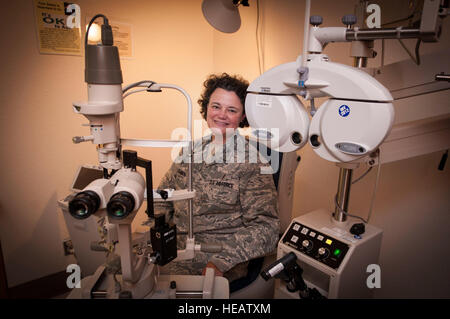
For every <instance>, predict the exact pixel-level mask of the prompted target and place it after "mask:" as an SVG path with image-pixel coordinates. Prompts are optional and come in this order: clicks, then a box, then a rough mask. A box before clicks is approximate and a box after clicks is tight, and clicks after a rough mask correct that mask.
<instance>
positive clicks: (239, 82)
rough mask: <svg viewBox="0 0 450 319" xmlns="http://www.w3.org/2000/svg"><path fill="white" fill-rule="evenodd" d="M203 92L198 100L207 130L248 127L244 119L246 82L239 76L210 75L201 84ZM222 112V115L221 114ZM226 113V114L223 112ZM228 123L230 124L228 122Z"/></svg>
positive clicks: (222, 130) (223, 131) (223, 130)
mask: <svg viewBox="0 0 450 319" xmlns="http://www.w3.org/2000/svg"><path fill="white" fill-rule="evenodd" d="M203 86H204V91H203V94H202V96H201V98H200V99H199V100H198V103H199V104H200V113H201V114H202V116H203V118H204V119H205V120H206V122H207V124H208V126H209V128H211V129H213V128H215V127H216V128H221V127H223V129H220V131H221V132H222V134H223V133H225V130H226V128H231V129H236V128H238V127H247V126H249V124H248V121H247V118H246V117H245V108H244V105H245V96H246V94H247V88H248V82H247V81H246V80H244V79H243V78H241V77H240V76H230V75H229V74H227V73H222V74H221V75H214V74H213V75H210V76H209V77H208V78H207V79H206V81H205V82H204V83H203ZM220 111H223V113H224V114H221V112H220ZM225 111H227V112H225ZM228 121H230V122H228Z"/></svg>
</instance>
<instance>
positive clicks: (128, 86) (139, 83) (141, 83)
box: [122, 80, 156, 93]
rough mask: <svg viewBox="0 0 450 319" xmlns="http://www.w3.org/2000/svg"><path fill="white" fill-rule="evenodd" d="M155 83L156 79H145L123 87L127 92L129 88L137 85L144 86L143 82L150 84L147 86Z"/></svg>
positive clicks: (123, 91)
mask: <svg viewBox="0 0 450 319" xmlns="http://www.w3.org/2000/svg"><path fill="white" fill-rule="evenodd" d="M155 83H156V82H155V81H148V80H143V81H139V82H135V83H131V84H129V85H127V86H126V87H125V88H123V90H122V93H125V92H126V91H128V90H129V89H132V88H134V87H137V86H144V85H143V84H149V85H148V86H147V87H150V86H152V85H153V84H155Z"/></svg>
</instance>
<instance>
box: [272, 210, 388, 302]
mask: <svg viewBox="0 0 450 319" xmlns="http://www.w3.org/2000/svg"><path fill="white" fill-rule="evenodd" d="M353 222H355V220H354V219H352V218H349V219H348V221H347V223H346V224H345V225H337V224H336V221H334V220H333V218H332V217H331V214H330V212H329V211H326V210H316V211H313V212H310V213H308V214H305V215H302V216H300V217H296V218H294V219H293V220H292V223H291V225H290V226H289V227H288V229H287V230H286V232H285V233H284V235H283V237H282V238H281V240H280V242H279V243H278V251H277V258H281V257H283V256H284V255H286V254H288V253H290V252H293V253H294V254H295V255H296V256H297V263H298V264H299V266H300V267H301V268H302V269H303V279H304V281H305V283H306V285H307V286H308V287H310V288H316V289H317V290H318V291H319V292H320V293H321V294H322V296H324V297H326V298H328V299H334V298H372V297H373V291H374V289H370V288H369V287H368V286H367V278H368V276H369V274H368V273H367V272H366V271H367V266H368V265H371V264H377V263H378V257H379V254H380V247H381V238H382V231H381V230H380V229H378V228H376V227H374V226H372V225H369V224H366V231H365V233H364V234H363V235H362V236H361V239H356V238H355V237H354V236H353V235H352V234H350V233H349V232H348V231H345V230H344V229H345V227H344V226H348V228H350V226H351V225H352V223H353ZM320 248H324V249H325V252H326V253H325V255H324V256H321V255H319V249H320ZM275 298H278V299H285V298H288V299H291V298H296V299H299V298H300V297H299V293H298V291H297V292H295V293H292V292H289V291H288V290H287V289H286V284H285V283H284V282H281V281H280V280H277V281H276V283H275Z"/></svg>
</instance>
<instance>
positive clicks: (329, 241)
mask: <svg viewBox="0 0 450 319" xmlns="http://www.w3.org/2000/svg"><path fill="white" fill-rule="evenodd" d="M332 242H333V241H332V240H331V239H327V240H326V241H325V243H326V244H327V245H331V243H332Z"/></svg>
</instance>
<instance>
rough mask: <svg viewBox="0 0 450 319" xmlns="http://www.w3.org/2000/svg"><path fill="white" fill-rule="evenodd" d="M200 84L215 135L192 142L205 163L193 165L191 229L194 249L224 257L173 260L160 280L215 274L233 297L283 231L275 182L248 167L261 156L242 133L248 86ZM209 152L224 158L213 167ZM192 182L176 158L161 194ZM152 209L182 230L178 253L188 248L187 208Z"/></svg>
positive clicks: (225, 79) (234, 81)
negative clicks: (255, 262)
mask: <svg viewBox="0 0 450 319" xmlns="http://www.w3.org/2000/svg"><path fill="white" fill-rule="evenodd" d="M203 85H204V90H203V94H202V95H201V98H200V99H199V100H198V103H199V104H200V108H201V109H200V112H201V114H202V116H203V118H204V119H205V120H206V122H207V124H208V126H209V128H210V129H211V131H212V134H210V135H208V136H205V137H203V138H202V139H199V140H197V141H195V142H194V149H193V152H194V153H197V152H201V153H202V154H203V155H204V156H203V161H201V162H194V164H193V165H192V186H193V188H194V190H195V192H196V196H195V198H194V200H193V216H194V219H193V224H194V225H193V229H194V233H195V241H196V243H199V244H203V245H204V244H213V245H214V244H215V245H218V246H221V247H222V250H221V251H220V252H209V251H198V252H197V251H196V253H195V257H194V259H192V260H181V261H174V262H172V263H170V264H167V265H166V266H164V267H163V268H162V269H161V273H170V274H185V275H189V274H190V275H201V274H202V273H204V272H205V271H206V268H213V269H214V271H215V274H216V275H218V276H224V277H225V278H227V279H228V280H229V282H230V292H233V289H239V288H242V287H241V286H238V285H233V284H232V283H233V281H238V280H239V279H242V278H246V277H247V275H248V269H249V267H248V265H249V262H250V261H251V260H261V257H263V256H265V255H267V254H270V253H271V252H273V251H274V250H275V247H276V244H277V240H278V232H279V219H278V207H277V193H276V190H275V185H274V181H273V178H272V175H270V174H263V173H261V172H262V170H261V169H262V168H263V167H264V166H265V163H262V162H261V161H260V160H256V158H255V161H251V160H250V158H251V156H249V155H250V154H256V153H257V152H258V150H257V147H256V144H255V143H251V142H250V141H249V140H248V139H247V138H245V137H244V136H242V135H240V134H239V132H238V130H237V128H238V127H246V126H249V124H248V122H247V119H246V117H245V110H244V103H245V97H246V91H247V87H248V82H247V81H245V80H244V79H242V78H240V77H238V76H230V75H228V74H226V73H223V74H221V75H211V76H209V77H208V78H207V80H206V81H205V82H204V83H203ZM222 139H223V140H222ZM222 141H223V143H221V142H222ZM212 153H215V155H217V154H223V155H225V156H214V160H212V161H210V160H209V159H210V157H209V155H212ZM180 157H181V156H180ZM224 158H225V161H223V159H224ZM258 158H259V159H261V157H258ZM240 159H244V160H240ZM187 176H188V165H187V161H183V160H178V159H175V161H174V163H173V164H172V166H171V167H170V169H169V171H168V172H167V173H166V174H165V176H164V178H163V179H162V181H161V183H160V185H159V189H167V188H171V189H175V190H178V189H185V188H186V184H187V178H186V177H187ZM154 207H155V214H156V215H159V214H165V215H166V216H167V218H168V219H169V220H173V222H174V223H175V224H176V225H177V234H180V235H181V236H178V249H184V246H185V238H183V234H186V233H187V230H188V222H189V220H188V216H187V213H186V212H187V211H188V208H187V203H185V202H183V201H178V202H169V201H167V202H158V203H155V206H154ZM167 218H166V219H167ZM250 282H251V281H250ZM231 287H233V289H232V288H231ZM234 287H237V288H234Z"/></svg>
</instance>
